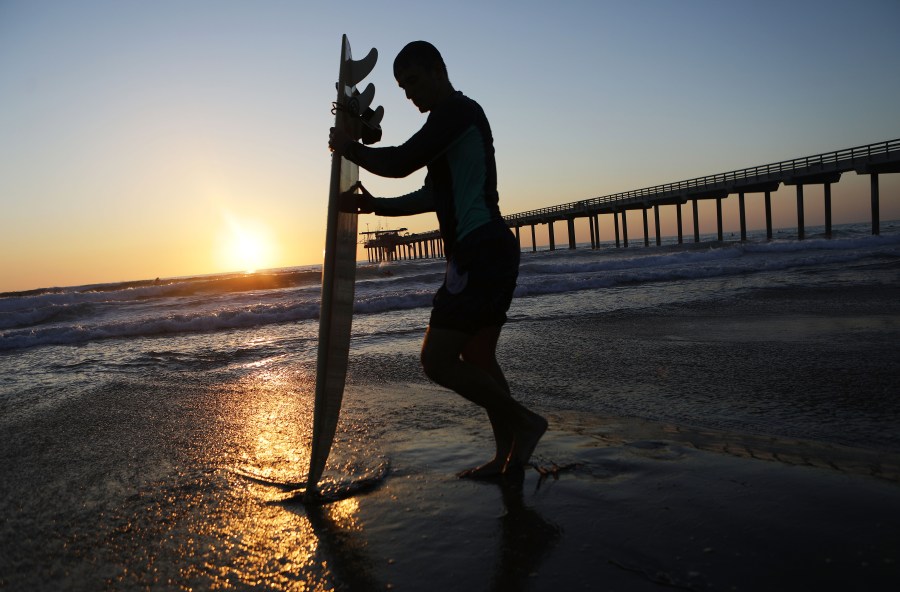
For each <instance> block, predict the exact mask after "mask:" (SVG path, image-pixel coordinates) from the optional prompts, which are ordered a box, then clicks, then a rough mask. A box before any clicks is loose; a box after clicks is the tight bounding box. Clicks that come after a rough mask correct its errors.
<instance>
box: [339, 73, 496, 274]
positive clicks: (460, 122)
mask: <svg viewBox="0 0 900 592" xmlns="http://www.w3.org/2000/svg"><path fill="white" fill-rule="evenodd" d="M345 155H346V157H347V158H348V159H349V160H351V161H353V162H355V163H356V164H358V165H359V166H361V167H362V168H364V169H366V170H367V171H369V172H371V173H374V174H376V175H379V176H381V177H406V176H407V175H409V174H411V173H413V172H414V171H417V170H419V169H420V168H422V167H423V166H427V167H428V174H427V175H426V176H425V184H424V185H423V186H422V187H421V188H420V189H418V190H416V191H414V192H412V193H409V194H407V195H403V196H400V197H393V198H378V199H375V200H374V208H375V209H374V213H375V214H377V215H379V216H407V215H411V214H421V213H423V212H431V211H433V212H435V213H436V214H437V217H438V224H439V225H440V230H441V237H442V238H443V240H444V247H445V249H444V252H445V253H446V254H447V256H448V257H449V256H450V255H451V253H452V251H453V246H454V244H456V242H457V241H459V240H460V239H462V238H463V237H465V236H466V235H467V234H469V233H470V232H472V231H473V230H475V229H476V228H478V227H480V226H483V225H484V224H487V223H488V222H491V221H492V220H501V219H502V217H501V215H500V208H499V206H498V200H499V197H498V194H497V165H496V162H495V160H494V140H493V136H492V135H491V128H490V125H489V124H488V120H487V117H486V116H485V114H484V111H483V110H482V109H481V106H480V105H479V104H478V103H476V102H475V101H473V100H472V99H470V98H469V97H467V96H465V95H463V94H462V93H461V92H459V91H457V92H454V93H453V95H451V96H450V97H448V98H447V99H446V100H445V101H444V102H442V103H441V104H440V105H438V106H437V107H435V108H434V109H432V110H431V112H430V113H429V115H428V119H427V120H426V121H425V125H424V126H422V129H420V130H419V131H418V132H416V133H415V134H414V135H413V136H412V137H411V138H410V139H409V140H407V141H406V142H405V143H404V144H402V145H401V146H396V147H386V148H370V147H368V146H363V145H362V144H358V143H355V142H354V143H352V144H348V149H347V150H346V151H345Z"/></svg>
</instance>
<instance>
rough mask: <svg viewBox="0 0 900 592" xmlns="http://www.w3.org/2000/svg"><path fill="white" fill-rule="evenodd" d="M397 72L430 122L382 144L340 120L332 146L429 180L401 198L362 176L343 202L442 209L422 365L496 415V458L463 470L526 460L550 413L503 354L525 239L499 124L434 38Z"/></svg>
mask: <svg viewBox="0 0 900 592" xmlns="http://www.w3.org/2000/svg"><path fill="white" fill-rule="evenodd" d="M394 77H395V78H396V79H397V83H398V84H399V85H400V88H402V89H403V90H404V91H405V92H406V97H407V98H408V99H409V100H411V101H412V102H413V104H414V105H415V106H416V107H417V108H418V109H419V111H420V112H422V113H428V114H429V115H428V119H427V120H426V122H425V125H424V126H423V127H422V128H421V129H420V130H419V131H418V132H416V133H415V134H414V135H413V136H412V137H411V138H409V139H408V140H407V141H406V142H405V143H403V144H402V145H400V146H394V147H384V148H372V147H368V146H364V145H362V144H360V143H358V142H355V141H354V140H353V139H352V138H351V137H350V136H349V135H348V134H346V133H345V132H343V131H342V130H340V129H335V128H332V130H331V135H330V137H329V146H330V148H331V149H332V150H333V151H334V152H336V153H337V154H339V155H341V156H344V157H345V158H347V159H348V160H350V161H352V162H355V163H356V164H358V165H359V166H360V167H362V168H364V169H366V170H367V171H369V172H371V173H374V174H376V175H379V176H382V177H405V176H407V175H409V174H411V173H412V172H414V171H416V170H419V169H421V168H422V167H427V168H428V174H427V176H426V178H425V183H424V185H423V186H422V187H421V188H420V189H418V190H417V191H414V192H413V193H410V194H407V195H403V196H400V197H393V198H375V197H373V196H372V195H371V194H370V193H369V192H368V191H366V189H365V188H364V187H363V186H362V185H361V184H358V185H357V187H356V189H355V190H354V191H353V192H352V195H349V194H348V195H347V196H345V204H344V207H346V208H350V209H353V210H354V211H357V212H361V213H375V214H377V215H379V216H405V215H412V214H419V213H423V212H429V211H433V212H435V213H436V214H437V217H438V223H439V226H440V232H441V238H442V240H443V242H444V253H445V254H446V256H447V272H446V275H445V277H444V282H443V284H442V285H441V287H440V289H439V290H438V292H437V293H436V294H435V296H434V301H433V308H432V311H431V318H430V321H429V325H428V329H427V331H426V333H425V339H424V341H423V343H422V355H421V361H422V367H423V369H424V371H425V374H426V375H427V376H428V377H429V378H430V379H431V380H433V381H434V382H436V383H438V384H439V385H441V386H444V387H446V388H449V389H451V390H453V391H455V392H456V393H458V394H460V395H462V396H463V397H465V398H466V399H468V400H470V401H472V402H473V403H475V404H477V405H480V406H481V407H483V408H484V409H485V410H486V411H487V414H488V418H489V419H490V423H491V428H492V430H493V434H494V440H495V443H496V452H495V455H494V458H493V459H491V460H490V461H488V462H487V463H485V464H483V465H481V466H478V467H475V468H472V469H468V470H465V471H463V472H461V473H459V476H460V477H468V478H489V477H495V476H498V475H500V474H503V473H506V472H508V471H511V470H521V467H523V466H524V465H525V464H526V463H527V462H528V460H529V458H530V457H531V454H532V452H533V451H534V449H535V447H536V446H537V443H538V441H539V440H540V438H541V436H542V435H543V434H544V432H545V431H546V429H547V421H546V420H545V419H544V418H543V417H541V416H540V415H538V414H536V413H534V412H532V411H530V410H528V409H527V408H526V407H525V406H523V405H522V404H521V403H519V402H517V401H516V400H515V399H513V397H512V396H511V394H510V389H509V385H508V384H507V382H506V378H505V377H504V375H503V371H502V370H501V369H500V366H499V364H498V363H497V358H496V351H497V341H498V339H499V337H500V330H501V327H502V326H503V324H504V323H505V322H506V312H507V310H508V309H509V305H510V303H511V301H512V296H513V291H514V290H515V286H516V278H517V277H518V270H519V244H518V241H517V240H516V238H515V236H514V235H513V234H512V232H511V231H510V230H509V228H507V226H506V224H505V223H504V222H503V218H502V216H501V215H500V209H499V207H498V201H499V196H498V194H497V169H496V163H495V159H494V144H493V136H492V134H491V128H490V125H489V124H488V121H487V118H486V117H485V115H484V111H483V110H482V109H481V107H480V106H479V105H478V103H476V102H475V101H473V100H472V99H470V98H468V97H466V96H465V95H463V94H462V93H461V92H459V91H457V90H455V89H454V88H453V85H452V84H451V82H450V79H449V77H448V74H447V67H446V65H445V64H444V60H443V58H442V57H441V54H440V52H438V50H437V49H436V48H435V47H434V46H433V45H431V44H430V43H427V42H425V41H413V42H412V43H409V44H408V45H406V47H404V48H403V49H402V50H401V51H400V53H399V54H398V55H397V57H396V59H395V60H394ZM356 191H360V192H361V193H360V194H358V195H357V194H356V193H355V192H356Z"/></svg>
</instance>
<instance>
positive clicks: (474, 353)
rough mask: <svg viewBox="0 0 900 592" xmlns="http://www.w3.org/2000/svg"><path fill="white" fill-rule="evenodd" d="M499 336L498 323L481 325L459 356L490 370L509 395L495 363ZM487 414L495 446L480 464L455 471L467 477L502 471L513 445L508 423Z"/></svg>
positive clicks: (485, 369)
mask: <svg viewBox="0 0 900 592" xmlns="http://www.w3.org/2000/svg"><path fill="white" fill-rule="evenodd" d="M499 338H500V327H486V328H484V329H482V330H481V331H479V332H478V333H476V334H475V335H473V336H472V338H471V340H470V341H469V342H468V343H467V344H466V346H465V347H464V348H463V351H462V359H463V362H467V363H469V364H474V365H475V366H477V367H479V368H481V369H482V370H484V371H486V372H487V373H488V374H490V375H491V377H492V378H493V379H494V380H495V381H496V382H497V384H498V385H500V387H501V388H503V390H504V391H505V392H506V394H507V395H509V394H510V390H509V384H508V383H507V382H506V376H504V375H503V370H501V369H500V365H499V364H498V363H497V357H496V354H497V341H498V340H499ZM487 414H488V419H489V420H490V423H491V431H492V432H493V434H494V442H495V447H496V451H495V453H494V458H492V459H491V460H489V461H488V462H486V463H485V464H483V465H481V466H478V467H475V468H473V469H468V470H465V471H463V472H461V473H459V476H460V477H464V478H471V479H482V478H489V477H495V476H497V475H499V474H500V473H502V472H503V469H504V467H506V463H507V461H508V460H509V454H510V452H512V447H513V437H514V433H513V430H512V427H511V426H510V425H509V423H508V422H507V421H506V420H504V418H503V417H501V416H500V415H498V414H497V413H495V412H491V411H488V412H487Z"/></svg>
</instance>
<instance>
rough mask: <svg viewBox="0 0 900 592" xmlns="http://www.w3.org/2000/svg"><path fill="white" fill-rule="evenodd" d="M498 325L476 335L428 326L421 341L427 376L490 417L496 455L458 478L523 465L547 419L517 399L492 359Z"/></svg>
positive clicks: (497, 335)
mask: <svg viewBox="0 0 900 592" xmlns="http://www.w3.org/2000/svg"><path fill="white" fill-rule="evenodd" d="M499 335H500V328H499V327H495V328H487V329H483V330H482V331H480V332H479V333H476V334H475V335H474V336H473V335H470V334H468V333H465V332H463V331H457V330H453V329H443V328H432V327H429V328H428V331H427V332H426V334H425V340H424V342H423V344H422V366H423V368H424V369H425V373H426V374H427V375H428V377H429V378H431V379H432V380H434V381H435V382H436V383H438V384H440V385H441V386H444V387H446V388H449V389H451V390H453V391H455V392H456V393H458V394H460V395H462V396H463V397H465V398H466V399H468V400H470V401H472V402H473V403H475V404H476V405H479V406H481V407H483V408H484V409H485V410H486V411H487V413H488V417H489V419H490V421H491V428H492V430H493V432H494V439H495V441H496V448H497V451H496V455H495V457H494V459H492V460H491V461H489V462H487V463H486V464H484V465H482V466H480V467H476V468H475V469H471V470H469V471H464V472H463V473H462V474H461V476H466V477H488V476H492V475H495V474H499V473H501V472H503V471H504V470H506V468H508V467H510V466H521V465H523V464H525V463H526V462H528V458H529V457H530V456H531V453H532V452H533V451H534V448H535V447H536V446H537V443H538V440H540V438H541V436H542V435H543V433H544V431H546V429H547V422H546V420H544V418H542V417H541V416H539V415H537V414H536V413H533V412H531V411H529V410H528V409H526V408H525V407H524V406H523V405H521V404H520V403H518V402H517V401H515V400H514V399H513V398H512V396H511V395H510V392H509V386H508V384H507V383H506V378H505V377H504V376H503V372H502V371H501V370H500V367H499V365H498V364H497V360H496V357H495V354H496V345H497V339H498V338H499Z"/></svg>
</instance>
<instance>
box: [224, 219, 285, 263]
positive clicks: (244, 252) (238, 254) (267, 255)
mask: <svg viewBox="0 0 900 592" xmlns="http://www.w3.org/2000/svg"><path fill="white" fill-rule="evenodd" d="M225 219H226V221H227V223H228V230H229V232H228V237H227V239H226V241H225V247H224V251H225V252H224V253H223V259H224V262H225V265H226V266H228V268H229V269H231V270H235V271H237V270H240V271H243V272H244V273H255V272H256V271H257V270H260V269H265V268H267V267H271V265H272V255H273V248H272V242H271V240H270V238H269V236H270V235H269V233H268V232H267V231H266V228H265V227H264V226H263V225H262V224H261V223H259V222H252V221H244V222H239V221H237V220H236V219H235V218H234V217H233V216H230V215H226V216H225Z"/></svg>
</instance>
